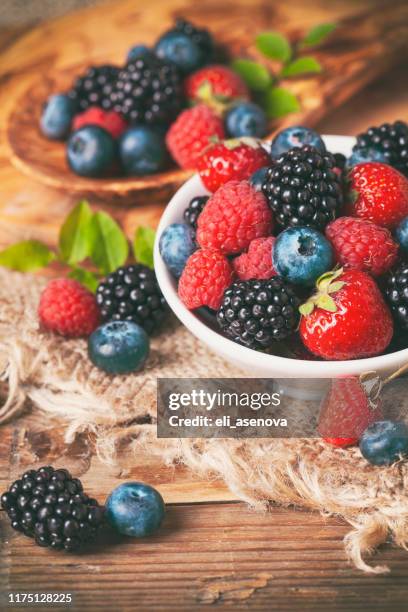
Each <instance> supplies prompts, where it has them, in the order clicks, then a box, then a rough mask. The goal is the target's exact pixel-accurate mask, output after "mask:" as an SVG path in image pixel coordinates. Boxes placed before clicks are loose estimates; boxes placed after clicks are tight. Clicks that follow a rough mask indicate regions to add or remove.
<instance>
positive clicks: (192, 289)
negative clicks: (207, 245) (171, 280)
mask: <svg viewBox="0 0 408 612" xmlns="http://www.w3.org/2000/svg"><path fill="white" fill-rule="evenodd" d="M233 278H234V273H233V270H232V266H231V264H230V262H229V261H228V259H227V258H226V257H224V255H222V253H219V252H217V251H211V250H206V249H200V250H198V251H196V252H195V253H193V254H192V255H191V256H190V257H189V259H188V260H187V264H186V266H185V268H184V270H183V273H182V275H181V277H180V281H179V286H178V294H179V297H180V299H181V301H182V302H183V304H184V305H185V306H187V308H189V309H190V310H194V308H200V306H208V307H209V308H212V309H213V310H218V308H219V307H220V305H221V301H222V297H223V295H224V291H225V290H226V289H227V287H229V285H230V284H231V283H232V281H233Z"/></svg>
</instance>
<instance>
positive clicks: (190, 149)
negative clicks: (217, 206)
mask: <svg viewBox="0 0 408 612" xmlns="http://www.w3.org/2000/svg"><path fill="white" fill-rule="evenodd" d="M214 136H217V137H218V138H220V139H222V138H224V136H225V133H224V126H223V123H222V121H221V119H220V118H219V117H217V115H216V114H215V113H214V112H213V111H212V110H211V109H210V108H208V106H205V105H204V104H199V105H198V106H194V108H188V109H187V110H185V111H183V112H182V113H181V114H180V115H179V116H178V118H177V119H176V121H175V122H174V123H173V124H172V125H171V126H170V129H169V131H168V132H167V136H166V144H167V148H168V149H169V151H170V153H171V155H172V157H173V159H174V160H175V161H176V162H177V163H178V165H179V166H181V167H182V168H186V169H194V168H195V166H196V163H197V160H198V158H199V156H200V155H201V153H202V151H203V150H204V149H205V147H207V146H208V145H209V143H210V139H211V138H212V137H214Z"/></svg>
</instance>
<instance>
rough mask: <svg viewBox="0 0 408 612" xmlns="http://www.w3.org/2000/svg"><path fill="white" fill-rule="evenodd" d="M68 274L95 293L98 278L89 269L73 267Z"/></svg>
mask: <svg viewBox="0 0 408 612" xmlns="http://www.w3.org/2000/svg"><path fill="white" fill-rule="evenodd" d="M68 276H69V278H73V279H75V280H77V281H78V282H79V283H81V285H84V287H86V288H87V289H89V291H92V293H95V292H96V290H97V288H98V284H99V279H98V277H97V276H96V274H94V273H93V272H91V271H90V270H85V269H84V268H73V269H72V270H71V271H70V273H69V274H68Z"/></svg>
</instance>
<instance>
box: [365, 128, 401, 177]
mask: <svg viewBox="0 0 408 612" xmlns="http://www.w3.org/2000/svg"><path fill="white" fill-rule="evenodd" d="M366 148H368V149H371V148H373V149H377V150H378V151H380V152H381V153H383V154H384V156H385V161H386V163H388V164H390V165H391V166H394V168H396V169H397V170H399V171H400V172H402V173H403V174H405V176H408V125H407V124H406V123H405V122H404V121H395V123H391V124H390V123H383V124H382V125H380V126H378V127H371V128H369V129H368V130H367V131H366V132H364V133H362V134H359V135H358V136H357V143H356V144H355V145H354V148H353V151H354V150H355V149H366Z"/></svg>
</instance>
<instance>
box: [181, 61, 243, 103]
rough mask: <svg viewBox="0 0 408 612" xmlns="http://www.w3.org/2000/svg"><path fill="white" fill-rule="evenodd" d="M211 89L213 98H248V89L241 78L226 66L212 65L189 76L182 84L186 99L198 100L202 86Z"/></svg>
mask: <svg viewBox="0 0 408 612" xmlns="http://www.w3.org/2000/svg"><path fill="white" fill-rule="evenodd" d="M204 85H208V86H209V87H210V88H211V94H212V95H213V96H222V97H223V98H242V99H247V98H249V92H248V88H247V86H246V85H245V83H244V81H243V80H242V79H241V77H240V76H239V75H238V74H237V73H236V72H234V71H233V70H231V69H230V68H227V67H226V66H221V65H218V64H214V65H212V66H206V67H205V68H201V69H200V70H197V72H194V73H193V74H191V75H190V76H189V77H188V78H187V79H186V80H185V82H184V91H185V95H186V98H189V99H190V100H200V98H201V96H200V92H201V91H203V89H202V88H203V86H204Z"/></svg>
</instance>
